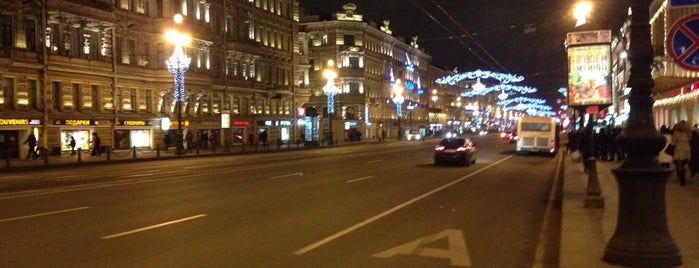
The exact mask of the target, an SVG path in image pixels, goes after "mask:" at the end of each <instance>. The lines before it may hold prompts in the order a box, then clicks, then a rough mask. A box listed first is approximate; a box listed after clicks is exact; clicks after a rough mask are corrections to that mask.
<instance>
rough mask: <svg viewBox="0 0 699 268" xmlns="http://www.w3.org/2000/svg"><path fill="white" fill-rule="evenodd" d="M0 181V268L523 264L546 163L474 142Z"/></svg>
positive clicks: (545, 183) (532, 239) (499, 144)
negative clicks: (439, 160)
mask: <svg viewBox="0 0 699 268" xmlns="http://www.w3.org/2000/svg"><path fill="white" fill-rule="evenodd" d="M474 140H475V141H476V143H477V145H478V146H479V148H480V152H479V156H478V159H477V161H476V164H475V165H472V166H470V167H464V166H433V165H432V151H431V148H432V147H433V146H434V145H435V144H436V142H437V140H427V141H424V142H406V141H402V142H401V141H399V142H387V143H382V144H367V145H357V146H347V147H336V148H325V149H319V150H307V151H297V152H283V153H267V154H250V155H236V156H217V157H206V158H193V159H172V160H162V161H149V162H141V163H121V164H111V165H100V166H84V167H76V168H72V169H54V170H38V171H26V172H21V173H13V174H11V175H7V176H4V177H3V178H0V186H2V187H1V188H0V189H3V191H2V192H0V207H1V208H2V209H0V250H1V251H2V252H3V254H0V263H2V264H3V265H2V266H4V267H532V264H533V263H534V262H535V260H534V259H535V254H536V249H537V245H538V243H539V242H540V241H539V237H540V231H541V229H542V224H543V219H544V214H545V209H546V206H547V202H548V199H549V193H550V189H551V184H552V179H553V175H554V171H555V158H553V157H547V156H520V155H514V154H513V152H512V150H513V149H514V147H513V145H510V144H507V143H506V142H504V141H503V140H500V139H498V138H497V137H496V136H495V135H489V136H480V137H474Z"/></svg>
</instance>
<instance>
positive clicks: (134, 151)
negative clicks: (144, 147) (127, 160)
mask: <svg viewBox="0 0 699 268" xmlns="http://www.w3.org/2000/svg"><path fill="white" fill-rule="evenodd" d="M133 159H136V146H134V147H133Z"/></svg>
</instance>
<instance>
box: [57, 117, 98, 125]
mask: <svg viewBox="0 0 699 268" xmlns="http://www.w3.org/2000/svg"><path fill="white" fill-rule="evenodd" d="M53 124H54V125H65V126H94V125H99V124H98V123H97V121H95V120H78V119H65V120H63V119H59V120H54V121H53Z"/></svg>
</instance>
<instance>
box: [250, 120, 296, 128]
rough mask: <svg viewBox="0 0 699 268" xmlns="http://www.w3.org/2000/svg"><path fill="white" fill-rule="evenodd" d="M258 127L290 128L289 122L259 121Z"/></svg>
mask: <svg viewBox="0 0 699 268" xmlns="http://www.w3.org/2000/svg"><path fill="white" fill-rule="evenodd" d="M257 125H258V126H263V127H286V126H291V121H290V120H260V121H257Z"/></svg>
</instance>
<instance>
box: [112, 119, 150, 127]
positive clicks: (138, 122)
mask: <svg viewBox="0 0 699 268" xmlns="http://www.w3.org/2000/svg"><path fill="white" fill-rule="evenodd" d="M119 125H120V126H131V127H133V126H136V127H140V126H150V125H151V122H150V121H146V120H120V121H119Z"/></svg>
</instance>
